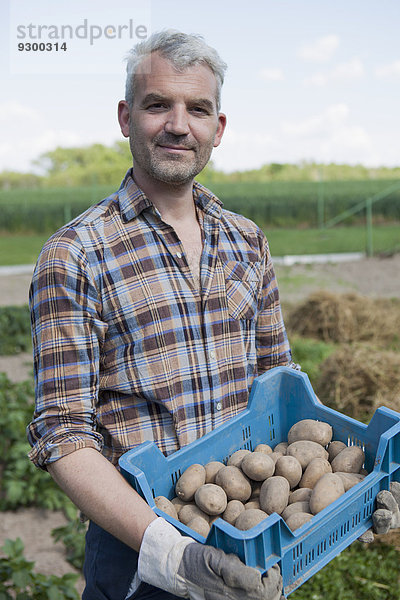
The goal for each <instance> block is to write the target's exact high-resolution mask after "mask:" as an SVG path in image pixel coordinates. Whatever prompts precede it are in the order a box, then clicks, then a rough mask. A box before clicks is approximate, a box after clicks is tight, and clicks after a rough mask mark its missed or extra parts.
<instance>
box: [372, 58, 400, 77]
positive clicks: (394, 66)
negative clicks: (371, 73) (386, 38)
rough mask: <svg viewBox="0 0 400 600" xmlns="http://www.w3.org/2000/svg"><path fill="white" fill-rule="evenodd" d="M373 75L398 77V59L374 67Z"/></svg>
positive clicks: (399, 65) (399, 62)
mask: <svg viewBox="0 0 400 600" xmlns="http://www.w3.org/2000/svg"><path fill="white" fill-rule="evenodd" d="M375 75H376V76H377V77H382V78H386V77H387V78H389V77H400V60H395V61H394V62H392V63H390V64H387V65H381V66H380V67H377V68H376V69H375Z"/></svg>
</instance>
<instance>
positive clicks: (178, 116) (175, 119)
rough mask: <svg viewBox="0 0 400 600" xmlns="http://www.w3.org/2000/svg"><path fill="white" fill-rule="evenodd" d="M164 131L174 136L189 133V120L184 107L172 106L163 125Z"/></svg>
mask: <svg viewBox="0 0 400 600" xmlns="http://www.w3.org/2000/svg"><path fill="white" fill-rule="evenodd" d="M164 128H165V131H166V132H167V133H173V134H174V135H187V134H188V133H189V120H188V114H187V111H186V107H184V106H174V107H173V108H172V109H171V110H170V111H169V112H168V117H167V120H166V123H165V127H164Z"/></svg>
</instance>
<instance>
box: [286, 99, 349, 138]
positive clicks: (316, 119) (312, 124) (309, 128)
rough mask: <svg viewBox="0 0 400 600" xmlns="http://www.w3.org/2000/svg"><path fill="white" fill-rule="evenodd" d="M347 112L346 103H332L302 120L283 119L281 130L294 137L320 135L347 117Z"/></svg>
mask: <svg viewBox="0 0 400 600" xmlns="http://www.w3.org/2000/svg"><path fill="white" fill-rule="evenodd" d="M349 112H350V110H349V108H348V106H347V105H346V104H343V103H340V104H333V105H332V106H328V108H327V109H326V110H325V111H324V112H322V113H321V114H318V115H313V116H311V117H308V118H306V119H304V120H303V121H296V122H290V121H283V122H282V131H283V132H284V133H285V134H287V135H290V136H295V137H313V136H320V135H321V134H326V133H328V132H330V131H332V130H334V129H335V128H336V127H338V126H340V125H341V124H342V123H343V122H344V121H345V120H346V119H347V117H348V115H349Z"/></svg>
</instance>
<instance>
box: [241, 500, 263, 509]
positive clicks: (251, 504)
mask: <svg viewBox="0 0 400 600" xmlns="http://www.w3.org/2000/svg"><path fill="white" fill-rule="evenodd" d="M244 507H245V509H246V510H249V509H250V508H260V501H259V500H258V499H256V500H249V501H248V502H246V504H245V505H244Z"/></svg>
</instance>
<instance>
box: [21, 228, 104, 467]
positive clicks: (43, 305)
mask: <svg viewBox="0 0 400 600" xmlns="http://www.w3.org/2000/svg"><path fill="white" fill-rule="evenodd" d="M29 302H30V310H31V322H32V340H33V353H34V374H35V400H36V402H35V412H34V415H33V420H32V422H31V423H30V424H29V425H28V427H27V436H28V441H29V443H30V445H31V446H32V450H31V451H30V453H29V458H30V459H31V460H32V462H33V463H34V464H35V465H36V466H39V467H42V468H46V464H47V463H50V462H53V461H56V460H58V459H59V458H61V457H63V456H65V455H67V454H69V453H71V452H73V451H75V450H78V449H80V448H84V447H91V448H95V449H97V450H99V451H101V448H102V436H101V435H100V434H99V433H98V432H97V431H96V403H97V401H98V388H99V369H100V348H101V345H102V343H103V340H104V335H105V331H106V324H105V323H104V322H103V321H102V320H101V302H100V300H99V294H98V289H97V286H96V283H95V281H94V277H93V276H92V275H91V270H90V266H89V264H88V261H87V258H86V255H85V252H84V248H83V247H82V244H81V243H80V241H79V239H78V237H77V235H76V233H75V232H74V230H72V229H70V230H68V229H67V230H64V231H63V232H62V233H59V234H55V235H54V236H53V237H52V238H50V240H49V241H48V242H47V243H46V244H45V246H44V248H43V250H42V252H41V254H40V256H39V259H38V262H37V265H36V268H35V271H34V275H33V279H32V284H31V289H30V298H29Z"/></svg>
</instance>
